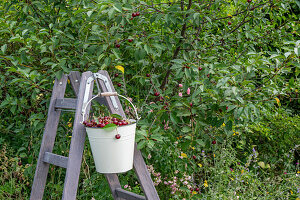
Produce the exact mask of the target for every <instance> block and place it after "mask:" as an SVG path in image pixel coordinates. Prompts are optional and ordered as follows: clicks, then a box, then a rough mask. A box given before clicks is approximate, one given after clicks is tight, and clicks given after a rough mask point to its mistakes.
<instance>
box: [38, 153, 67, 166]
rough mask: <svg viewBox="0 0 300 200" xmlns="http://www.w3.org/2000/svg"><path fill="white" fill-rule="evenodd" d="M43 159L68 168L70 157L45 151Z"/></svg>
mask: <svg viewBox="0 0 300 200" xmlns="http://www.w3.org/2000/svg"><path fill="white" fill-rule="evenodd" d="M43 161H44V162H46V163H49V164H53V165H56V166H59V167H63V168H67V166H68V157H65V156H60V155H57V154H54V153H50V152H45V154H44V159H43Z"/></svg>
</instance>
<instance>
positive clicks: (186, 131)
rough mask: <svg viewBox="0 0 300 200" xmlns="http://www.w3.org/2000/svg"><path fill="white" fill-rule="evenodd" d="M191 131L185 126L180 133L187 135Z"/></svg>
mask: <svg viewBox="0 0 300 200" xmlns="http://www.w3.org/2000/svg"><path fill="white" fill-rule="evenodd" d="M191 131H192V129H191V127H189V126H185V127H183V128H182V132H183V133H189V132H191Z"/></svg>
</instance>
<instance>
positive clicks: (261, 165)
mask: <svg viewBox="0 0 300 200" xmlns="http://www.w3.org/2000/svg"><path fill="white" fill-rule="evenodd" d="M257 164H258V165H259V166H260V167H261V168H263V169H264V168H265V167H266V166H265V163H264V162H262V161H260V162H258V163H257Z"/></svg>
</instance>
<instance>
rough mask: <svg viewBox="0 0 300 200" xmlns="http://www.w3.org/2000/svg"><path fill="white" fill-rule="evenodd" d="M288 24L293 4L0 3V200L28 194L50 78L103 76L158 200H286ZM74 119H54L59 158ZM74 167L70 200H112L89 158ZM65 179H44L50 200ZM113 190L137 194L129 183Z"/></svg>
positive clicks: (290, 131)
mask: <svg viewBox="0 0 300 200" xmlns="http://www.w3.org/2000/svg"><path fill="white" fill-rule="evenodd" d="M298 15H299V3H298V2H297V1H296V2H295V1H292V0H284V1H264V0H255V1H254V0H253V1H251V0H250V1H249V0H248V1H218V0H217V1H201V2H196V1H195V2H194V1H170V2H168V1H145V2H141V1H135V0H124V1H111V0H105V1H86V0H82V1H77V0H70V1H58V0H44V1H31V0H25V1H16V0H12V1H7V0H3V1H1V2H0V27H1V29H0V38H1V40H0V66H1V68H0V71H1V74H0V81H1V83H2V84H1V85H0V108H1V111H0V116H1V117H0V131H1V136H0V144H1V147H2V151H3V152H5V151H6V150H5V149H9V151H8V152H9V153H5V156H3V159H4V158H5V157H6V158H9V159H11V158H13V159H14V161H12V162H10V163H8V162H3V163H1V170H2V169H4V168H5V169H9V170H8V171H7V173H8V174H10V175H11V176H10V177H8V176H1V179H0V181H1V183H3V184H5V185H7V183H6V182H7V181H8V182H9V184H10V187H7V186H4V187H1V190H0V191H1V192H2V193H0V197H4V198H19V197H20V195H21V194H22V193H23V197H27V196H29V192H30V185H31V181H32V179H33V176H34V169H35V164H36V159H37V156H38V151H39V146H40V141H41V137H42V132H43V128H44V125H45V121H46V113H47V108H48V104H49V99H50V95H51V90H52V85H53V80H54V78H55V77H56V78H58V79H59V78H60V77H61V76H62V74H63V73H69V72H70V71H72V70H75V71H80V72H83V71H88V70H90V71H93V72H96V71H98V70H99V69H104V70H107V71H108V72H109V74H110V76H111V77H113V79H112V80H113V82H114V84H115V87H116V89H117V90H118V92H120V93H122V94H125V95H126V96H128V97H131V98H133V102H134V103H135V104H137V105H138V107H139V114H140V115H141V116H142V120H140V122H139V127H138V131H137V137H136V138H137V142H138V147H139V148H141V149H142V152H143V155H144V156H145V158H147V157H148V156H149V157H148V158H149V159H147V160H146V161H147V163H148V165H149V171H150V172H151V173H152V175H153V179H154V182H155V184H156V188H157V189H158V193H159V194H160V196H161V198H162V199H183V198H186V199H190V198H196V199H197V198H208V199H211V198H212V199H213V198H215V197H219V198H227V197H230V198H231V197H233V196H239V197H240V198H244V199H253V198H262V197H263V198H285V199H288V198H296V196H297V190H298V189H299V188H297V187H298V186H296V185H297V182H296V174H295V173H297V171H295V170H299V165H297V164H296V163H297V162H298V163H299V152H298V151H299V146H297V145H299V139H298V138H299V136H298V135H299V117H298V116H297V115H295V114H296V113H297V112H299V102H300V101H299V98H298V91H299V83H300V81H299V72H300V70H299V69H300V68H299V66H300V65H299V45H300V42H299V38H298V36H299V26H297V25H298ZM116 66H119V67H116ZM120 66H121V67H120ZM122 68H123V69H124V71H122V70H121V71H120V70H119V69H122ZM68 87H69V86H68ZM67 91H68V92H67V95H66V97H74V94H72V93H71V92H70V88H67ZM124 104H125V102H124ZM278 107H280V108H282V110H281V109H278ZM288 109H289V110H291V112H289V111H288ZM125 111H126V113H127V114H128V115H129V116H130V114H131V110H130V109H129V108H128V107H127V106H125ZM72 121H73V116H72V114H70V113H64V114H63V115H62V116H61V123H60V125H59V129H58V135H57V138H56V140H57V144H58V145H57V146H55V149H54V152H55V153H58V154H62V155H65V156H67V155H68V152H67V149H68V147H69V143H70V136H71V133H72V130H71V129H72ZM4 146H6V147H7V148H4ZM290 151H291V152H290ZM288 152H289V153H288ZM287 155H289V157H287ZM150 157H152V158H150ZM1 159H2V157H1ZM17 161H18V162H19V161H21V162H22V166H21V167H19V168H23V169H24V166H26V167H25V168H26V170H25V171H26V173H25V171H24V175H25V174H26V178H24V179H22V180H19V177H20V176H21V177H23V174H22V173H21V174H14V173H13V171H14V170H16V171H17V170H18V166H17V165H16V163H15V162H17ZM84 161H85V162H84V163H83V166H82V169H83V170H82V174H81V176H80V178H81V179H80V180H82V181H81V182H80V184H79V192H78V198H80V199H86V198H92V197H94V198H97V199H106V198H110V191H109V189H108V187H107V184H106V183H105V181H104V177H103V176H102V175H99V174H94V173H91V172H92V171H93V167H92V166H93V161H92V158H91V154H90V152H89V151H88V150H87V151H85V153H84ZM10 165H11V166H12V167H11V168H8V166H10ZM151 166H152V167H151ZM230 168H231V169H232V170H231V169H230ZM242 171H243V172H242ZM0 173H6V172H5V171H4V170H2V171H0ZM64 173H65V172H64V171H63V170H62V169H56V168H55V167H54V168H53V169H52V170H51V171H50V174H49V181H48V183H47V184H48V185H47V188H51V189H50V190H47V191H46V194H45V196H47V198H51V199H52V198H54V199H56V198H59V197H60V195H61V191H62V188H63V182H62V180H63V178H62V177H64ZM284 173H287V174H284ZM175 177H176V179H175ZM232 179H234V180H232ZM18 181H19V182H18ZM165 181H166V184H165ZM27 182H28V183H29V184H28V183H27ZM175 182H176V184H175ZM247 182H248V183H247ZM17 183H20V187H19V188H17V187H16V188H13V187H11V185H16V184H17ZM121 183H122V185H123V186H125V185H126V188H127V189H131V191H134V192H137V193H140V192H141V189H140V188H139V185H138V184H136V177H135V176H134V175H133V173H128V174H127V175H124V176H123V177H121ZM266 183H270V184H266ZM287 183H289V184H287ZM174 184H175V185H174ZM99 187H101V192H99V191H100V190H99ZM20 188H21V189H20ZM190 188H193V191H191V190H190ZM196 188H199V191H195V189H196ZM102 189H103V190H102ZM197 190H198V189H197ZM246 190H247V192H245V191H246ZM291 191H292V192H291ZM271 193H272V194H271ZM292 193H293V194H292ZM1 195H2V196H1Z"/></svg>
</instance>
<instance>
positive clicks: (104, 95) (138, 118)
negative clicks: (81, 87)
mask: <svg viewBox="0 0 300 200" xmlns="http://www.w3.org/2000/svg"><path fill="white" fill-rule="evenodd" d="M100 96H102V97H110V96H119V97H122V98H124V99H126V100H127V101H128V102H129V103H130V104H131V106H132V107H133V109H134V112H135V115H136V120H137V121H138V120H140V117H139V116H138V114H137V109H136V107H135V106H134V105H133V103H132V102H131V101H130V100H129V99H128V98H126V97H125V96H123V95H120V94H118V93H117V92H102V93H98V94H97V95H95V96H94V97H93V98H91V99H90V100H89V101H88V102H87V103H86V104H85V107H84V109H83V112H82V115H83V117H82V122H81V124H82V123H83V122H84V117H85V111H86V108H87V106H88V105H89V103H90V102H91V101H92V100H93V99H95V98H97V97H100Z"/></svg>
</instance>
